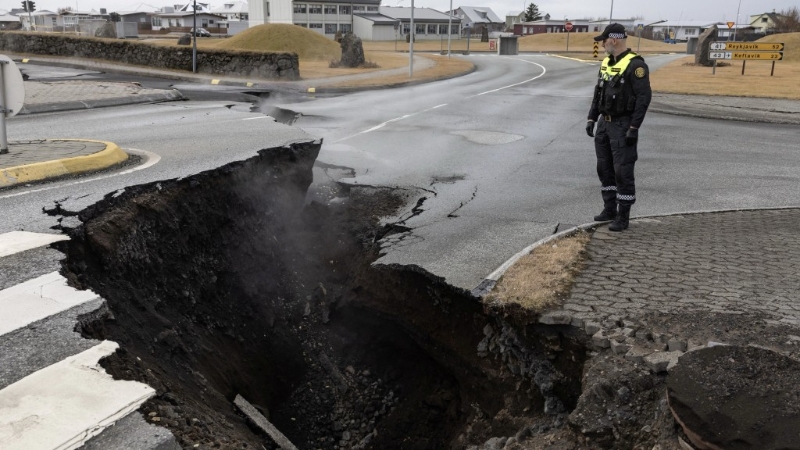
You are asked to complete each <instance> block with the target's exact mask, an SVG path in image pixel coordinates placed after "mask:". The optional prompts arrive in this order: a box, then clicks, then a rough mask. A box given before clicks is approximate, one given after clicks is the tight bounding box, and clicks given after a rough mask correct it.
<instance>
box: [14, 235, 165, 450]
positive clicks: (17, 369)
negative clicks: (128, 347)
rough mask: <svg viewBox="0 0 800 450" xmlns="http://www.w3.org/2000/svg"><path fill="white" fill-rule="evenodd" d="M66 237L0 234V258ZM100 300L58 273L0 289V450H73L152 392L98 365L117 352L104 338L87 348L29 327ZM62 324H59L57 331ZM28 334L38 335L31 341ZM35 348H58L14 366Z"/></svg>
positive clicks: (24, 256) (30, 255) (29, 257)
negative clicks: (116, 377) (39, 361)
mask: <svg viewBox="0 0 800 450" xmlns="http://www.w3.org/2000/svg"><path fill="white" fill-rule="evenodd" d="M67 239H69V238H68V237H67V236H64V235H58V234H43V233H30V232H25V231H13V232H10V233H4V234H0V258H6V257H11V258H22V260H27V261H35V260H36V258H37V257H38V256H37V255H40V254H37V253H25V252H26V251H28V250H33V249H36V248H40V247H44V246H47V245H50V244H52V243H54V242H58V241H63V240H67ZM23 267H24V266H23ZM39 273H41V272H39ZM31 276H34V275H31ZM6 281H7V282H8V281H9V279H6ZM13 282H14V281H11V283H13ZM98 300H101V299H100V297H99V296H98V295H97V294H96V293H94V292H92V291H91V290H84V291H80V290H77V289H75V288H72V287H70V286H68V284H67V279H66V278H64V277H63V276H61V275H60V274H59V273H58V272H51V273H47V274H45V275H42V276H39V277H36V278H32V279H29V280H27V281H25V282H22V283H19V284H16V285H14V286H10V287H8V288H7V289H4V290H0V366H2V367H3V368H4V369H5V370H4V371H0V387H2V389H0V449H2V450H69V449H75V448H79V447H81V446H83V445H84V444H86V443H87V442H88V441H90V440H91V438H92V437H94V436H96V435H98V434H100V433H102V432H103V431H104V430H105V429H107V428H108V427H110V426H111V425H113V424H114V423H116V422H117V421H119V420H121V419H123V418H125V417H126V416H128V415H129V414H131V413H132V412H134V411H136V410H137V409H138V408H139V407H140V406H141V405H142V404H143V403H144V402H145V401H147V399H149V398H150V397H152V396H153V395H155V391H154V390H153V389H152V388H150V387H149V386H147V385H146V384H143V383H139V382H133V381H120V380H114V379H113V378H112V377H111V376H110V375H109V374H107V373H106V372H105V370H104V369H103V368H102V367H100V366H99V364H98V361H99V360H100V359H101V358H103V357H105V356H108V355H110V354H112V353H114V352H115V351H116V349H117V347H118V345H117V344H116V343H115V342H111V341H102V342H100V343H99V344H97V345H95V346H94V347H91V348H89V346H90V345H94V344H93V343H89V345H83V344H80V345H76V344H75V343H69V342H64V341H63V340H62V339H55V338H54V336H64V335H65V334H57V333H56V334H52V333H51V334H47V333H42V334H39V333H38V332H35V331H31V330H38V329H43V330H45V329H48V327H49V326H52V325H46V324H48V323H49V324H53V323H59V324H60V323H62V322H59V321H58V320H62V321H63V317H64V314H72V313H71V312H68V310H71V309H72V308H76V307H79V308H87V307H88V305H85V304H86V303H87V302H95V303H96V304H97V305H99V304H100V303H99V302H98ZM81 305H83V306H81ZM67 323H70V325H69V329H68V330H65V333H66V334H71V333H72V332H73V331H72V327H73V326H74V325H73V323H74V322H72V321H70V320H68V321H67ZM43 324H45V325H43ZM62 327H63V325H59V329H63V328H62ZM31 336H41V337H40V338H39V340H38V341H36V342H35V345H34V344H33V343H32V342H31V341H30V339H31ZM34 340H35V339H34ZM78 341H80V339H78ZM82 342H83V341H82ZM85 342H91V341H85ZM95 342H97V341H95ZM41 348H55V349H57V350H58V351H53V352H50V351H48V352H45V353H41V354H46V355H49V356H46V357H45V358H43V360H42V362H43V364H41V363H38V364H37V363H36V362H35V361H33V360H30V363H23V364H20V361H19V358H20V355H33V353H30V352H31V350H32V349H41ZM87 348H88V350H86V349H87ZM21 352H22V353H21ZM68 355H71V356H68ZM65 356H66V358H65ZM23 357H24V356H23ZM62 358H63V359H62ZM34 359H36V358H34ZM25 361H29V360H28V359H26V360H25ZM48 364H49V365H48ZM37 369H38V370H37ZM130 419H136V421H138V423H141V424H142V425H141V426H144V427H152V426H151V425H148V424H146V423H144V421H143V420H142V419H141V418H136V417H134V415H131V416H130V417H128V418H126V419H125V420H126V422H128V423H133V424H136V423H137V422H136V421H133V422H130ZM110 431H112V434H114V433H113V430H110ZM106 434H107V433H106ZM106 434H104V436H105V435H106ZM158 434H159V436H160V439H161V442H169V441H168V440H167V439H173V441H172V442H174V438H172V436H171V434H170V433H169V432H168V431H166V430H164V431H158ZM154 435H155V434H151V436H154ZM122 440H123V441H124V438H122ZM121 445H123V447H125V445H124V444H121ZM174 445H175V446H176V447H177V444H174ZM159 448H161V447H159ZM164 448H166V447H164Z"/></svg>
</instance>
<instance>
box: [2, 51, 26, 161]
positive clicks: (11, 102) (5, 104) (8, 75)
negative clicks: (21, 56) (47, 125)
mask: <svg viewBox="0 0 800 450" xmlns="http://www.w3.org/2000/svg"><path fill="white" fill-rule="evenodd" d="M24 102H25V84H24V83H23V82H22V73H20V71H19V69H18V68H17V65H16V64H14V61H12V60H11V58H9V57H8V56H5V55H0V154H3V153H8V135H7V134H6V119H8V118H10V117H14V116H16V115H17V113H18V112H19V110H20V109H22V105H23V103H24Z"/></svg>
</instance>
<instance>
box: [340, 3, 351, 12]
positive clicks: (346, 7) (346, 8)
mask: <svg viewBox="0 0 800 450" xmlns="http://www.w3.org/2000/svg"><path fill="white" fill-rule="evenodd" d="M339 14H350V6H349V5H339Z"/></svg>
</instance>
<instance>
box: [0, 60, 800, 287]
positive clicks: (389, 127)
mask: <svg viewBox="0 0 800 450" xmlns="http://www.w3.org/2000/svg"><path fill="white" fill-rule="evenodd" d="M678 56H681V55H676V56H657V57H649V58H648V63H649V64H650V66H651V68H653V69H657V68H658V67H659V66H661V65H663V64H664V63H666V62H668V61H670V60H672V59H674V58H675V57H678ZM469 59H470V60H472V61H474V62H475V64H476V65H477V67H478V70H477V71H476V72H475V73H473V74H470V75H467V76H464V77H459V78H455V79H452V80H448V81H443V82H437V83H430V84H424V85H418V86H412V87H405V88H398V89H387V90H375V91H366V92H361V93H354V94H347V95H341V96H321V97H317V98H298V97H291V96H287V97H282V96H281V95H276V94H273V95H271V96H269V98H267V99H264V100H262V101H261V103H260V104H259V105H258V106H259V107H260V111H264V112H271V113H273V114H274V115H280V114H278V113H277V112H275V110H273V109H272V108H274V107H280V108H283V109H285V110H288V112H287V111H284V115H288V116H291V115H292V112H297V113H300V114H302V117H300V119H299V120H297V121H296V122H295V123H294V125H292V126H289V125H284V124H281V123H276V122H273V121H272V120H271V119H270V118H269V117H267V116H265V115H264V113H262V112H259V111H253V110H252V108H251V107H252V106H253V105H251V104H249V103H246V102H244V101H243V97H242V96H241V92H238V91H236V90H231V89H230V88H219V89H214V90H210V89H211V88H208V87H203V88H198V89H199V90H200V91H207V92H208V96H209V97H203V96H202V95H198V96H196V97H193V98H196V99H198V100H196V101H189V102H176V103H168V104H157V105H136V106H129V107H116V108H106V109H97V110H87V111H77V112H69V113H53V114H40V115H32V116H25V117H17V118H14V119H13V120H10V121H9V122H8V135H9V139H10V140H26V139H38V138H86V139H102V140H109V141H113V142H115V143H117V144H119V145H120V146H121V147H122V148H125V149H138V150H142V151H146V152H149V153H142V154H145V155H151V156H153V159H152V161H156V160H157V163H155V164H153V165H152V166H149V167H147V168H144V169H141V170H137V171H133V172H129V173H125V174H119V175H117V176H112V177H105V178H101V177H100V176H98V177H85V178H81V179H77V180H62V181H59V182H56V183H45V184H42V185H36V186H28V187H20V188H16V189H13V190H4V191H0V209H2V211H3V214H2V215H0V232H6V231H12V230H27V231H39V232H46V231H49V227H51V226H52V225H54V224H55V219H54V218H52V217H49V216H46V215H44V214H42V212H41V210H42V207H48V208H49V207H52V206H53V204H54V202H55V201H62V202H63V205H64V207H65V208H66V209H70V210H80V209H82V208H83V207H86V206H88V205H90V204H92V203H94V202H95V201H97V200H98V199H100V198H101V197H102V196H103V195H104V194H106V193H110V192H115V191H117V190H119V189H124V188H125V186H129V185H134V184H139V183H144V182H149V181H156V180H162V179H168V178H174V177H180V176H186V175H190V174H193V173H197V172H200V171H203V170H208V169H211V168H214V167H217V166H219V165H223V164H226V163H228V162H231V161H235V160H240V159H244V158H248V157H250V156H253V155H254V154H255V151H256V150H258V149H261V148H267V147H272V146H277V145H283V144H286V143H290V142H294V141H299V140H308V139H318V138H322V139H324V144H323V149H322V153H321V154H320V157H319V161H320V162H324V163H327V164H332V165H337V166H346V167H351V168H353V169H354V171H355V176H353V177H352V178H344V179H342V180H340V181H342V182H346V183H351V184H360V185H377V186H393V187H399V188H404V189H411V190H412V192H414V193H416V195H418V196H424V197H427V199H426V200H425V202H424V203H423V207H422V209H423V212H422V213H421V214H418V215H416V216H414V217H411V218H408V220H407V221H406V223H405V225H406V226H409V227H411V228H412V229H413V230H412V231H411V232H409V233H408V234H407V235H406V236H404V238H403V239H400V240H397V241H396V242H394V243H393V244H391V245H389V247H388V248H387V254H386V256H385V257H384V258H382V260H381V262H386V263H403V264H417V265H419V266H422V267H424V268H426V269H427V270H429V271H431V272H433V273H435V274H437V275H439V276H443V277H445V278H446V279H447V280H448V281H449V282H450V283H453V284H455V285H457V286H461V287H464V288H467V289H471V288H474V287H475V286H477V285H478V284H479V283H480V282H481V281H482V280H483V278H484V277H485V276H486V275H488V274H489V273H491V272H492V271H493V270H494V269H495V268H496V267H497V266H499V265H500V264H501V263H502V262H503V261H505V260H506V259H507V258H508V257H510V256H512V255H513V254H514V253H516V252H517V251H519V250H520V249H522V248H524V247H525V246H527V245H529V244H530V243H532V242H534V241H536V240H539V239H541V238H543V237H546V236H548V235H550V234H552V233H553V232H554V230H556V229H565V228H567V227H569V226H571V225H575V224H581V223H586V222H589V221H591V218H592V216H593V215H594V214H596V213H597V212H599V210H600V209H601V207H602V204H601V200H600V192H599V182H598V181H597V176H596V173H595V157H594V150H593V142H592V139H590V138H589V137H588V136H586V134H585V131H584V126H585V120H586V114H587V111H588V108H589V102H590V95H591V92H592V85H593V82H594V78H595V75H596V72H597V69H598V67H597V64H589V63H582V62H578V61H574V60H567V59H560V58H554V57H547V56H543V55H521V56H515V57H500V56H495V55H491V56H488V55H487V56H470V57H469ZM80 76H86V75H85V74H83V75H80ZM181 89H182V90H183V89H186V90H191V89H190V87H189V86H182V87H181ZM203 98H214V99H215V100H211V101H205V100H203ZM226 98H229V99H231V100H225V99H226ZM252 98H253V99H255V98H256V97H252ZM796 134H797V127H796V126H789V125H764V124H751V123H742V122H723V121H716V120H707V119H695V118H688V117H679V116H670V115H661V114H655V113H653V114H649V115H648V116H647V118H646V119H645V123H644V125H643V128H642V130H641V132H640V146H639V163H638V164H637V173H636V177H637V184H638V192H637V197H638V203H637V204H636V205H635V206H634V209H633V215H634V216H642V215H652V214H662V213H674V212H684V211H698V210H715V209H735V208H760V207H772V206H793V205H797V203H798V202H797V200H796V199H797V198H800V183H798V181H799V180H798V178H800V170H798V168H800V154H798V153H797V152H796V150H795V149H796V144H795V140H796ZM154 155H157V157H155V156H154ZM319 181H320V182H324V181H325V180H323V179H320V180H319ZM407 216H408V215H407ZM406 218H407V217H406ZM675 232H676V233H679V232H680V230H679V229H676V230H675Z"/></svg>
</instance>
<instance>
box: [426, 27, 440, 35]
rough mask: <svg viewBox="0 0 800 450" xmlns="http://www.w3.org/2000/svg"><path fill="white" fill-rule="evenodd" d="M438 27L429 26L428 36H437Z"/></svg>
mask: <svg viewBox="0 0 800 450" xmlns="http://www.w3.org/2000/svg"><path fill="white" fill-rule="evenodd" d="M437 28H438V27H437V26H436V25H428V34H436V29H437Z"/></svg>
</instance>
